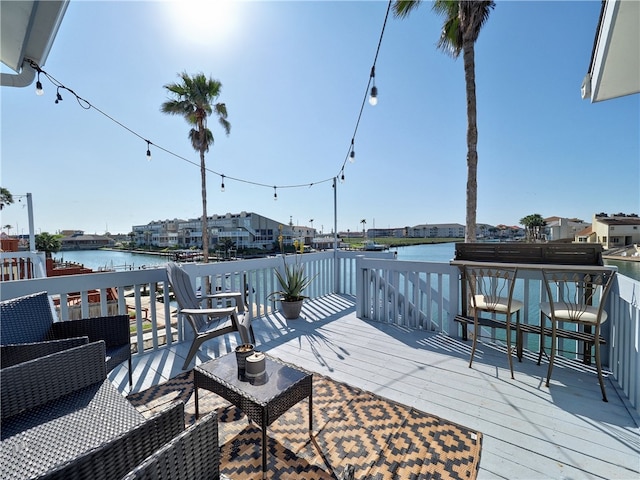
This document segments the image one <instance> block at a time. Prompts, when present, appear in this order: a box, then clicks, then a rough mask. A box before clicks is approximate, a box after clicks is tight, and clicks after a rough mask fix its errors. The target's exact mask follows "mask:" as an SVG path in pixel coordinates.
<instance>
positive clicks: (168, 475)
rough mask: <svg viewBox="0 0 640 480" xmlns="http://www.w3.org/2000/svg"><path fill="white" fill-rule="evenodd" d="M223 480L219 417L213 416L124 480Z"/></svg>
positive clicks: (183, 434) (191, 427) (177, 438)
mask: <svg viewBox="0 0 640 480" xmlns="http://www.w3.org/2000/svg"><path fill="white" fill-rule="evenodd" d="M218 478H220V447H219V445H218V416H217V412H212V413H210V414H208V415H207V416H205V417H203V418H202V419H201V420H200V421H198V422H196V423H195V424H193V425H191V426H190V427H189V428H188V429H187V430H185V431H184V432H182V433H181V434H180V435H178V436H177V437H175V438H174V439H173V440H171V441H170V442H169V443H168V444H166V445H165V446H164V447H162V448H160V449H159V450H158V451H156V452H155V453H154V454H153V455H151V456H150V457H148V458H147V459H146V460H144V461H143V462H142V463H141V464H140V465H139V466H138V467H136V468H135V469H134V470H133V471H131V472H129V474H127V475H126V476H125V477H124V480H134V479H136V480H159V479H175V480H213V479H218Z"/></svg>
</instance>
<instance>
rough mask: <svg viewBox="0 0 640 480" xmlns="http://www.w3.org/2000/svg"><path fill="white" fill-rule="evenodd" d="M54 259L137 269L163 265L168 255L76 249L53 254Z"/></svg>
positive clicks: (100, 267)
mask: <svg viewBox="0 0 640 480" xmlns="http://www.w3.org/2000/svg"><path fill="white" fill-rule="evenodd" d="M54 258H55V259H56V260H60V261H64V262H74V263H80V264H82V265H84V266H85V267H87V268H91V269H93V270H117V271H122V270H139V269H141V268H152V267H163V266H164V265H166V264H167V262H168V261H169V260H170V257H166V256H161V255H148V254H144V253H131V252H123V251H118V250H77V251H75V250H74V251H63V252H58V253H56V254H54Z"/></svg>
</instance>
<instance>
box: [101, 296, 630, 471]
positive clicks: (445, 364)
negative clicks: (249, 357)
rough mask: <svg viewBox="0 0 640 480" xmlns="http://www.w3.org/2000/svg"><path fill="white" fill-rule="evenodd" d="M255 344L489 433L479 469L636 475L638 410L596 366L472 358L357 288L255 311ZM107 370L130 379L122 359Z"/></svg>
mask: <svg viewBox="0 0 640 480" xmlns="http://www.w3.org/2000/svg"><path fill="white" fill-rule="evenodd" d="M254 329H255V332H256V337H257V344H258V348H259V349H260V350H262V351H265V352H268V353H270V354H271V355H274V356H277V357H279V358H281V359H283V360H285V361H287V362H291V363H293V364H296V365H299V366H301V367H303V368H306V369H308V370H311V371H314V372H318V373H320V374H322V375H326V376H328V377H331V378H333V379H335V380H337V381H342V382H346V383H349V384H351V385H354V386H357V387H359V388H363V389H366V390H369V391H372V392H374V393H376V394H378V395H381V396H384V397H387V398H390V399H392V400H395V401H398V402H401V403H404V404H407V405H410V406H414V407H416V408H419V409H420V410H423V411H426V412H429V413H432V414H435V415H438V416H441V417H443V418H446V419H447V420H450V421H453V422H457V423H460V424H462V425H465V426H467V427H470V428H474V429H478V430H480V431H481V432H483V434H484V443H483V450H482V459H481V462H480V472H479V478H481V479H486V478H509V479H518V478H519V479H532V478H572V479H578V478H619V479H627V478H629V479H631V478H640V429H639V428H638V424H639V420H638V417H637V415H636V414H635V413H634V412H633V410H632V409H631V408H628V405H627V404H626V403H625V402H626V399H624V398H623V397H624V395H622V394H621V392H620V391H618V390H617V389H616V387H615V385H614V383H613V382H612V381H610V380H607V381H606V387H607V393H608V397H609V402H608V403H604V402H602V400H601V396H600V388H599V385H598V380H597V376H596V375H595V374H594V373H591V372H589V371H585V368H584V367H582V366H580V365H578V366H577V367H576V368H575V369H574V368H572V364H568V365H556V367H555V368H554V372H553V376H552V385H551V388H546V387H545V386H544V379H545V378H546V372H547V363H546V362H545V361H543V363H542V365H540V366H538V365H536V360H537V354H533V353H530V352H528V353H527V355H526V356H525V359H524V360H523V362H522V363H519V362H517V360H516V359H515V358H514V370H515V380H512V379H511V378H510V373H509V367H508V363H507V358H506V353H505V351H504V349H501V348H499V347H494V346H490V345H485V344H480V345H479V348H478V352H476V353H477V356H476V360H475V361H474V363H473V368H468V361H469V353H470V342H464V341H462V340H461V339H457V338H453V337H447V336H445V335H442V334H438V333H436V332H426V331H418V330H411V329H408V328H401V327H397V326H392V325H386V324H382V323H376V322H367V321H363V320H360V319H358V318H357V317H356V315H355V308H354V304H353V299H351V298H349V297H341V296H329V297H324V298H322V299H318V300H314V301H313V302H310V303H309V304H307V305H305V309H304V310H303V318H301V319H298V320H292V321H286V320H284V319H283V318H282V317H281V316H280V315H278V314H277V313H276V314H271V315H269V316H266V317H261V318H259V319H256V320H255V321H254ZM236 343H237V339H236V338H235V336H227V337H224V338H219V339H214V340H212V341H210V342H207V343H206V344H205V345H204V346H203V349H202V351H201V352H199V354H198V355H197V356H196V362H198V363H200V362H202V361H206V360H207V358H208V356H210V357H213V356H216V355H220V354H223V353H226V352H228V351H232V349H233V348H234V347H235V345H236ZM187 350H188V345H187V344H179V345H177V346H173V347H171V348H170V349H168V350H164V351H163V350H161V351H159V352H157V353H154V354H150V355H146V354H145V355H141V356H136V357H135V358H134V364H135V370H134V382H135V384H134V390H136V391H137V390H141V389H144V388H147V387H148V386H150V385H151V384H152V383H159V382H161V381H165V380H166V379H168V378H170V377H172V376H174V375H176V374H177V373H180V372H181V369H180V367H181V365H182V362H183V359H184V356H185V355H186V352H187ZM110 378H111V379H112V381H114V383H115V384H116V385H118V386H119V387H120V388H121V389H122V390H124V391H126V390H127V385H126V369H125V368H124V367H123V368H119V369H116V370H114V372H112V374H111V376H110Z"/></svg>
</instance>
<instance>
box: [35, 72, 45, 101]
mask: <svg viewBox="0 0 640 480" xmlns="http://www.w3.org/2000/svg"><path fill="white" fill-rule="evenodd" d="M36 95H38V96H42V95H44V90H43V89H42V83H40V70H38V80H37V81H36Z"/></svg>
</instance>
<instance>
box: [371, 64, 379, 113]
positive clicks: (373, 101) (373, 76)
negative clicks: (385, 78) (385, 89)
mask: <svg viewBox="0 0 640 480" xmlns="http://www.w3.org/2000/svg"><path fill="white" fill-rule="evenodd" d="M371 80H372V82H373V86H372V87H371V94H370V95H369V103H370V104H371V105H372V106H374V107H375V106H376V105H377V104H378V87H376V66H375V65H374V66H373V67H371Z"/></svg>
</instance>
